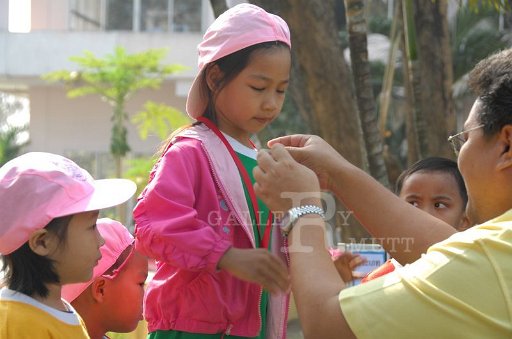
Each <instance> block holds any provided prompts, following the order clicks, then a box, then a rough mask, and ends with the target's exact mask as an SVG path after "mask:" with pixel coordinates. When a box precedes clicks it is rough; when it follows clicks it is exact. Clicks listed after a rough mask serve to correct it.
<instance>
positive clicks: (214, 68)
mask: <svg viewBox="0 0 512 339" xmlns="http://www.w3.org/2000/svg"><path fill="white" fill-rule="evenodd" d="M205 72H206V85H208V88H209V89H210V91H211V92H215V91H216V90H217V89H218V87H219V84H220V80H221V79H222V71H221V70H220V68H219V66H218V65H217V64H213V65H210V66H208V67H206V69H205Z"/></svg>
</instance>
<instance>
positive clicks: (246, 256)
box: [219, 247, 290, 293]
mask: <svg viewBox="0 0 512 339" xmlns="http://www.w3.org/2000/svg"><path fill="white" fill-rule="evenodd" d="M219 268H220V269H223V270H226V271H228V272H229V273H231V274H232V275H234V276H235V277H237V278H239V279H241V280H246V281H250V282H254V283H257V284H260V285H261V286H262V287H263V288H264V289H266V290H268V291H269V292H271V293H276V292H280V291H281V292H288V290H289V288H290V278H289V276H288V270H287V268H286V266H285V264H284V263H283V262H282V261H281V260H279V259H278V258H277V257H276V256H275V255H272V254H271V253H270V252H268V251H267V250H265V249H239V248H234V247H232V248H230V249H229V250H228V251H227V252H226V253H225V254H224V256H223V257H222V258H221V259H220V261H219Z"/></svg>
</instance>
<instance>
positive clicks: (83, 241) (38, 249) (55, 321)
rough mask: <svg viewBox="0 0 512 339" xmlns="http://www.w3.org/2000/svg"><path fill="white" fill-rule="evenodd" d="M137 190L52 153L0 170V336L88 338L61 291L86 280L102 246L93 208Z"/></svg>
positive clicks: (29, 156) (17, 161) (96, 209)
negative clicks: (95, 176)
mask: <svg viewBox="0 0 512 339" xmlns="http://www.w3.org/2000/svg"><path fill="white" fill-rule="evenodd" d="M135 189H136V186H135V184H134V183H133V182H131V181H129V180H124V179H104V180H94V179H93V178H92V177H91V176H90V174H89V173H87V171H85V170H84V169H82V168H80V167H79V166H77V165H76V164H75V163H74V162H72V161H71V160H69V159H67V158H64V157H62V156H59V155H56V154H51V153H43V152H33V153H27V154H24V155H21V156H19V157H17V158H15V159H13V160H11V161H9V162H8V163H6V164H5V165H4V166H2V167H1V168H0V201H1V202H2V203H1V204H0V254H1V258H2V261H3V270H4V272H5V277H4V282H3V283H5V286H6V287H4V288H2V289H0V338H89V336H88V335H87V330H86V328H85V326H84V324H83V321H82V318H80V316H79V315H78V313H77V312H76V311H75V310H74V308H73V307H72V306H71V305H70V304H69V303H68V302H66V301H65V300H63V299H62V298H61V288H62V285H64V284H70V283H77V282H83V281H87V280H89V279H90V278H91V276H92V273H93V268H94V266H95V265H96V264H97V263H98V261H99V260H100V258H101V253H100V247H101V246H102V245H103V244H104V240H103V238H102V237H101V235H100V234H99V232H98V230H97V228H96V221H97V219H98V213H99V210H100V209H103V208H108V207H112V206H115V205H118V204H120V203H123V202H124V201H126V200H128V199H129V198H130V197H131V196H132V195H133V194H134V193H135Z"/></svg>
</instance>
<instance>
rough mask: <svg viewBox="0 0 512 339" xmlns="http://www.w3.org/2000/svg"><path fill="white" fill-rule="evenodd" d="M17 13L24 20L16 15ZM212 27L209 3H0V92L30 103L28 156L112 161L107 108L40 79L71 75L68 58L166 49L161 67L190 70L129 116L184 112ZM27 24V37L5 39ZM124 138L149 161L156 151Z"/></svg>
mask: <svg viewBox="0 0 512 339" xmlns="http://www.w3.org/2000/svg"><path fill="white" fill-rule="evenodd" d="M231 2H232V3H235V2H240V1H231ZM9 3H11V7H10V8H9ZM228 3H230V2H228ZM232 3H230V4H231V5H232ZM23 5H26V7H24V8H23ZM18 6H21V7H22V9H21V12H20V11H18V13H13V12H14V9H15V7H18ZM10 10H11V14H9V12H10ZM212 20H213V13H212V9H211V6H210V2H209V1H208V0H0V91H7V92H11V93H15V94H18V95H24V96H27V97H28V99H29V100H30V145H29V150H33V151H34V150H37V151H47V152H54V153H59V154H63V155H67V156H70V157H74V156H76V155H79V154H88V155H93V156H97V155H101V154H108V153H109V145H110V128H111V124H110V117H111V108H110V106H109V105H108V104H107V103H105V102H102V101H101V100H100V99H99V97H98V96H95V95H90V96H85V97H81V98H76V99H69V98H67V96H66V90H65V88H64V86H62V85H59V84H48V83H47V82H45V81H44V80H42V79H41V75H42V74H45V73H47V72H50V71H54V70H58V69H73V68H76V65H75V64H74V63H72V62H71V61H69V57H70V56H75V55H81V54H82V53H83V52H84V51H85V50H89V51H91V52H93V53H94V54H95V55H97V56H100V57H101V56H104V55H105V54H109V53H112V52H113V51H114V48H115V47H116V46H123V47H124V48H125V49H126V50H127V51H128V53H133V52H139V51H143V50H147V49H149V48H162V47H167V48H168V55H167V59H166V60H165V62H166V63H171V64H181V65H184V66H186V67H187V70H185V71H183V72H180V73H179V74H175V75H172V76H171V77H169V79H168V80H167V81H165V82H164V84H163V85H162V86H161V88H160V89H159V90H145V91H142V92H140V93H138V94H137V95H135V96H134V97H133V98H131V99H130V100H129V101H128V103H127V111H128V112H129V113H130V114H133V113H135V112H137V111H138V110H140V109H142V107H143V104H144V102H146V101H147V100H153V101H156V102H162V103H166V104H168V105H171V106H173V107H176V108H177V109H179V110H181V111H183V112H184V111H185V101H186V94H187V92H188V89H189V87H190V84H191V82H192V79H193V77H194V76H195V74H196V72H197V49H196V48H197V44H198V43H199V42H200V40H201V38H202V35H203V33H204V30H205V29H206V27H207V26H208V25H209V24H210V23H211V22H212ZM24 22H25V27H24V28H23V27H22V28H21V29H22V30H23V29H25V30H27V26H29V27H28V32H27V33H14V32H10V31H9V28H10V27H11V30H12V27H14V26H16V25H18V26H20V25H23V23H24ZM17 29H18V30H19V29H20V28H19V27H18V28H17ZM128 133H129V135H128V141H129V145H130V146H131V149H132V153H133V154H153V153H154V151H155V149H156V147H157V146H158V144H159V143H160V140H159V139H158V138H156V137H149V138H148V139H147V140H145V141H142V140H140V138H139V137H138V133H137V130H136V128H135V127H134V126H131V125H130V126H129V132H128Z"/></svg>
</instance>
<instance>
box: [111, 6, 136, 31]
mask: <svg viewBox="0 0 512 339" xmlns="http://www.w3.org/2000/svg"><path fill="white" fill-rule="evenodd" d="M133 3H134V1H126V0H107V15H106V18H107V22H106V30H107V31H131V30H133V8H134V6H133Z"/></svg>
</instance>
